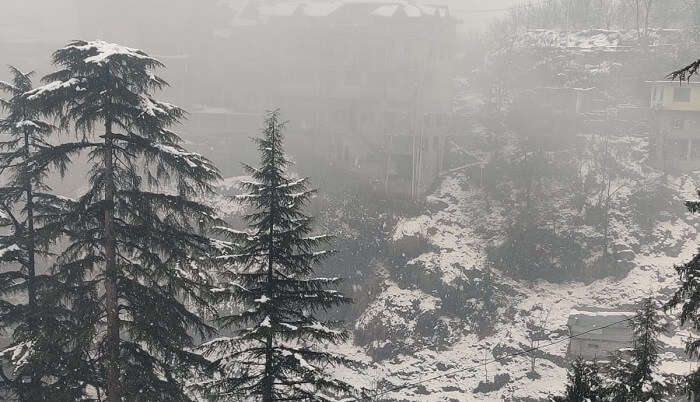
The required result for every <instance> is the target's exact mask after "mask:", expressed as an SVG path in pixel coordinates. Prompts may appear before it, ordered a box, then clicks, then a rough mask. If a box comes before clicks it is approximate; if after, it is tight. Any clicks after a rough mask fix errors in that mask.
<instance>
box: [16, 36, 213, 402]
mask: <svg viewBox="0 0 700 402" xmlns="http://www.w3.org/2000/svg"><path fill="white" fill-rule="evenodd" d="M53 61H54V64H56V65H58V66H60V68H61V69H60V70H59V71H57V72H55V73H52V74H50V75H48V76H46V77H45V78H44V80H45V81H46V82H48V83H47V84H46V85H45V86H43V87H40V88H37V89H35V90H32V91H30V92H28V93H26V94H25V96H26V97H27V99H28V100H30V101H33V102H36V103H37V104H40V105H41V106H42V107H43V110H45V111H46V112H47V113H50V114H52V115H55V116H57V117H59V120H60V121H61V124H62V125H63V126H66V127H69V126H71V125H72V127H74V128H75V130H76V134H77V139H76V141H74V142H66V143H62V144H59V145H57V146H56V147H54V149H52V150H51V152H45V153H41V154H39V155H37V157H36V158H35V163H36V166H37V169H40V168H42V167H44V166H52V165H53V166H57V167H59V168H60V170H61V171H62V172H65V169H66V166H67V163H68V162H69V161H70V159H71V157H72V156H74V155H76V154H78V153H80V152H83V151H85V152H88V156H89V165H90V168H91V169H90V173H89V181H88V189H87V191H86V192H85V193H84V194H83V195H81V196H80V198H79V199H78V200H77V202H76V205H75V207H74V208H72V210H71V211H70V212H69V213H67V214H65V217H64V221H65V225H66V227H67V228H68V230H69V235H70V245H69V246H68V247H67V249H66V250H65V251H64V252H63V253H62V254H61V256H60V259H59V261H60V263H61V267H62V270H63V272H64V274H65V275H66V276H67V277H70V278H72V279H73V280H75V281H76V282H80V283H88V284H90V286H92V287H93V289H92V294H94V295H98V297H99V298H98V299H94V300H91V301H86V302H85V303H84V304H83V305H82V307H85V308H90V307H92V306H96V308H97V309H98V310H99V312H100V315H101V316H103V317H104V321H100V322H99V323H98V326H97V330H96V333H97V334H99V336H97V337H96V340H95V344H94V351H93V352H94V356H95V362H96V368H97V372H98V373H99V374H100V377H99V378H97V379H96V380H95V383H93V384H91V385H93V386H94V387H96V388H98V390H99V389H104V391H105V392H106V397H107V399H106V400H107V401H110V402H118V401H122V400H128V401H179V400H187V397H186V396H185V394H184V392H183V385H182V384H183V381H182V380H183V376H185V375H186V373H187V371H188V370H190V369H191V368H193V367H196V366H199V365H203V364H205V363H206V362H205V359H203V358H202V357H201V356H199V355H198V354H196V353H193V352H191V351H190V349H188V348H189V347H190V346H191V345H192V343H193V338H192V333H193V332H196V333H198V334H199V335H201V336H205V335H207V334H208V333H209V332H210V331H211V329H212V328H211V327H209V326H208V325H207V324H206V323H205V322H204V321H203V319H202V318H200V317H199V316H198V315H197V314H195V313H193V312H192V311H191V308H193V307H195V306H199V307H202V308H208V306H209V303H208V298H209V297H210V296H211V293H210V289H209V278H208V276H207V274H206V271H205V270H204V269H203V268H202V267H201V265H200V264H198V259H197V258H198V257H197V256H200V255H206V254H207V253H208V252H209V249H210V247H211V242H210V241H209V239H207V238H205V237H203V236H201V235H199V234H196V233H195V227H196V225H197V224H198V223H199V222H200V221H201V222H209V221H211V220H212V219H213V218H212V216H213V211H212V210H211V209H210V208H208V207H206V206H204V205H202V204H200V203H198V202H196V201H193V196H194V195H206V194H207V193H210V192H211V191H212V187H211V181H212V180H215V179H218V178H220V176H219V173H218V171H217V169H216V168H215V167H214V166H213V165H212V164H211V163H210V162H209V161H208V160H206V159H205V158H203V157H201V156H200V155H197V154H194V153H189V152H187V151H186V150H185V149H183V148H182V147H181V146H180V145H179V143H180V142H181V140H180V138H179V137H178V135H177V134H175V133H174V132H173V131H171V130H170V128H169V127H171V126H173V125H175V124H177V123H178V122H179V120H180V119H181V118H182V117H183V116H184V111H183V110H182V109H180V108H178V107H176V106H174V105H171V104H167V103H164V102H159V101H157V100H155V99H154V98H153V96H152V93H153V92H154V91H156V90H159V89H162V88H163V87H165V86H166V85H167V83H166V82H165V81H163V80H162V79H161V78H159V77H157V76H156V75H155V74H154V73H153V70H154V69H156V68H159V67H162V64H161V63H160V62H159V61H158V60H156V59H154V58H153V57H150V56H149V55H147V54H146V53H145V52H143V51H141V50H137V49H132V48H128V47H124V46H120V45H116V44H111V43H106V42H102V41H94V42H85V41H74V42H71V43H70V44H69V45H67V46H66V47H64V48H61V49H59V50H57V51H56V52H55V53H54V55H53ZM76 308H77V307H76Z"/></svg>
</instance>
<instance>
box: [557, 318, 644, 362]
mask: <svg viewBox="0 0 700 402" xmlns="http://www.w3.org/2000/svg"><path fill="white" fill-rule="evenodd" d="M632 317H634V313H632V312H622V311H597V312H594V311H581V310H572V311H571V313H569V320H568V322H567V324H566V325H567V327H568V328H569V334H570V335H571V336H572V338H571V341H570V342H569V347H568V349H567V355H568V356H569V357H570V358H572V359H573V358H576V357H578V356H581V357H583V358H584V359H587V360H592V359H594V358H597V359H601V360H605V359H607V358H608V356H609V355H610V354H611V353H613V352H615V351H617V350H620V349H625V348H630V347H632V335H633V334H632V327H631V326H630V322H629V321H623V320H626V319H629V318H632ZM620 321H623V322H620Z"/></svg>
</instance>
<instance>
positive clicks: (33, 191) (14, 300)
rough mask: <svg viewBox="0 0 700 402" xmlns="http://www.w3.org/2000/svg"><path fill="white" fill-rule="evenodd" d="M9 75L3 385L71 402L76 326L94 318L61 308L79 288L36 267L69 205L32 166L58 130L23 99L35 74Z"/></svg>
mask: <svg viewBox="0 0 700 402" xmlns="http://www.w3.org/2000/svg"><path fill="white" fill-rule="evenodd" d="M10 73H11V75H12V80H11V81H10V82H0V90H1V91H3V92H5V93H6V94H7V95H8V97H7V98H6V99H0V107H1V108H2V109H3V110H4V111H5V112H6V116H5V118H3V119H0V134H2V135H3V137H4V138H3V141H2V142H0V150H1V151H2V152H0V171H2V173H4V175H5V177H6V182H5V183H3V185H2V186H1V187H0V227H2V229H3V231H2V232H3V234H2V235H0V262H2V263H3V268H5V269H3V270H2V272H1V273H0V295H2V297H1V300H2V301H1V302H0V327H2V328H3V329H4V330H7V331H9V332H11V333H12V339H11V344H10V346H9V347H8V348H7V349H5V350H4V351H3V352H2V356H3V357H4V358H5V359H6V360H7V361H9V368H11V372H10V373H5V372H4V371H2V369H0V377H1V378H2V381H1V382H0V387H1V388H2V390H3V391H4V392H7V393H9V394H10V395H14V396H15V397H17V398H18V399H19V400H23V401H40V400H41V401H44V400H54V401H73V400H77V399H78V398H79V397H80V396H81V395H82V391H81V388H82V387H81V386H80V385H79V384H78V381H79V380H78V376H76V375H75V374H76V373H78V372H79V371H80V367H81V366H84V365H83V364H82V363H81V362H84V361H85V358H86V356H85V354H84V348H83V347H82V344H81V342H80V341H81V340H83V339H85V338H86V337H85V336H84V335H85V334H84V333H82V334H81V330H84V329H85V327H84V326H82V325H81V324H78V323H79V322H82V323H85V322H89V320H90V318H91V316H90V315H89V314H85V313H87V312H83V314H82V316H81V317H80V321H79V320H78V319H77V318H76V316H75V315H73V314H72V313H71V311H70V310H69V309H68V308H67V307H66V305H65V304H64V303H63V302H64V301H66V300H67V299H70V298H73V299H75V298H76V297H78V296H79V295H78V294H77V293H75V292H74V291H75V289H71V290H68V289H67V288H66V287H65V286H64V283H63V282H61V280H60V277H59V276H58V275H54V274H53V272H51V271H49V270H48V269H46V267H44V269H41V270H40V269H39V267H38V264H37V259H38V258H39V259H41V257H46V256H47V255H48V253H49V246H50V244H52V243H53V242H54V240H56V239H57V238H58V237H59V236H60V235H61V233H62V230H61V225H60V223H59V221H60V215H61V214H62V213H63V212H64V211H65V210H67V209H68V208H70V204H71V203H70V201H69V200H66V199H63V198H60V197H56V196H54V195H52V194H49V193H47V191H49V190H50V189H49V188H48V187H47V186H46V185H45V184H44V183H43V179H44V178H45V175H46V173H47V172H46V170H45V169H40V170H37V169H34V168H33V162H32V158H33V157H34V155H36V154H37V153H39V152H50V150H51V148H52V147H51V145H49V143H48V142H47V140H46V138H47V136H48V135H49V134H50V133H51V132H52V131H53V129H54V127H53V126H52V125H50V124H48V123H46V122H44V121H43V120H42V119H41V116H40V113H39V111H38V110H37V108H36V107H35V106H34V105H33V104H32V103H31V102H29V101H27V99H26V98H25V97H24V96H23V95H24V93H25V92H27V91H29V90H31V89H32V79H31V76H32V75H33V73H23V72H21V71H20V70H18V69H17V68H15V67H12V66H10ZM71 292H73V294H72V295H69V294H68V293H71ZM66 295H68V296H69V297H68V298H65V297H63V296H66ZM93 317H94V316H93ZM81 335H82V336H81ZM83 374H84V373H83Z"/></svg>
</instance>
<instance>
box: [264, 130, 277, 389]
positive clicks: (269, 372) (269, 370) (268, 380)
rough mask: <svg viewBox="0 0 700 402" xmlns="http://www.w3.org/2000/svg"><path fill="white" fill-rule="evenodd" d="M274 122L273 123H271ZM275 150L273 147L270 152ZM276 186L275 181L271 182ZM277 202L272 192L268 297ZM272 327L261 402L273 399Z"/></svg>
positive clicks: (271, 276) (271, 285)
mask: <svg viewBox="0 0 700 402" xmlns="http://www.w3.org/2000/svg"><path fill="white" fill-rule="evenodd" d="M273 124H274V123H273ZM270 129H272V130H275V129H276V128H275V127H274V126H273V127H270ZM274 151H275V150H274V149H273V150H272V152H274ZM273 184H274V185H275V187H276V185H277V183H273ZM276 203H277V200H276V199H275V196H274V192H273V196H272V199H271V202H270V229H269V235H270V239H269V240H268V250H267V251H268V254H267V293H268V294H267V297H268V298H270V299H273V292H274V289H275V287H274V282H273V281H274V279H275V278H274V273H273V267H274V266H273V263H272V260H273V257H272V256H273V253H274V247H275V242H274V238H273V235H274V231H275V219H274V215H275V213H276V211H275V204H276ZM268 305H269V303H266V304H265V306H266V307H267V306H268ZM270 322H272V319H270ZM272 359H273V355H272V328H270V331H268V333H267V339H266V340H265V378H264V379H263V402H272V401H273V393H272V385H273V382H274V378H273V367H272Z"/></svg>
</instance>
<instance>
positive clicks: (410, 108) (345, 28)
mask: <svg viewBox="0 0 700 402" xmlns="http://www.w3.org/2000/svg"><path fill="white" fill-rule="evenodd" d="M228 35H229V38H230V47H231V48H230V51H231V54H234V55H236V58H235V59H234V61H233V63H231V64H230V65H229V66H227V69H226V73H227V80H226V81H224V82H221V83H220V88H218V89H217V90H216V91H215V92H214V93H220V94H221V96H220V98H219V99H212V100H211V102H212V103H213V104H218V105H224V106H225V107H227V108H230V109H233V110H235V111H236V112H260V110H264V109H265V108H271V107H280V108H281V109H282V112H283V115H284V116H285V118H287V119H289V120H290V124H291V126H290V130H289V137H290V138H289V139H290V142H292V141H304V142H305V149H304V151H308V152H313V153H314V154H315V155H317V156H321V157H323V158H325V159H326V160H327V161H328V162H329V163H332V164H333V165H335V166H339V167H342V168H344V169H346V170H347V171H348V172H355V173H357V176H358V177H366V178H368V183H367V184H368V185H371V186H373V187H374V188H376V189H377V190H380V191H383V192H386V193H388V194H390V195H392V196H396V197H401V198H412V199H416V198H418V197H421V196H422V195H424V194H425V193H426V192H427V191H428V190H429V188H430V186H431V185H432V184H433V182H434V180H435V179H436V178H437V176H438V173H439V171H440V170H441V168H442V165H443V159H444V154H445V137H446V136H447V135H448V134H450V129H451V122H452V107H453V103H452V102H453V98H454V96H453V90H454V82H453V77H454V73H453V61H454V44H455V40H456V20H455V19H454V18H452V17H451V16H450V14H449V10H448V9H447V8H446V7H442V6H419V5H413V4H410V3H408V2H406V1H401V0H398V1H391V0H387V1H377V0H364V1H363V0H345V1H332V0H331V1H313V0H308V1H291V0H280V1H269V0H268V1H265V0H251V1H249V2H248V3H247V5H246V6H245V7H243V8H242V9H241V10H240V12H239V13H238V15H237V16H236V19H235V21H234V22H233V25H232V27H231V30H230V32H229V33H228ZM292 136H294V138H292Z"/></svg>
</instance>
